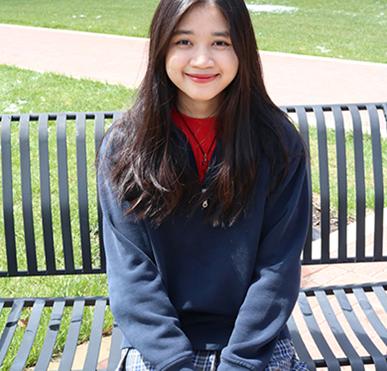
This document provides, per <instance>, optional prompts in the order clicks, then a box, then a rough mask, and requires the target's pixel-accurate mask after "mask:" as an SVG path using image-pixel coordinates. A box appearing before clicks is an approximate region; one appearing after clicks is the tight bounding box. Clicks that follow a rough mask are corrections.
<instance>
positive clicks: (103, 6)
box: [0, 0, 387, 63]
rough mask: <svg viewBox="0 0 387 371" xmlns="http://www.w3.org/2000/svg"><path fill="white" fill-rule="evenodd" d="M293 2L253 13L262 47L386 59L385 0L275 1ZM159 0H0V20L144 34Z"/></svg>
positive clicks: (277, 1)
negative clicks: (287, 9)
mask: <svg viewBox="0 0 387 371" xmlns="http://www.w3.org/2000/svg"><path fill="white" fill-rule="evenodd" d="M248 3H250V4H258V3H259V4H273V5H274V4H277V5H286V6H292V7H295V8H296V9H297V10H296V11H295V12H293V13H278V14H275V13H252V19H253V23H254V28H255V33H256V36H257V41H258V46H259V48H260V49H262V50H271V51H281V52H289V53H296V54H308V55H320V56H329V57H338V58H347V59H355V60H364V61H374V62H381V63H386V62H387V38H386V37H385V32H384V30H385V29H386V28H387V4H386V2H385V1H377V0H364V1H359V0H348V1H340V0H328V1H324V0H314V1H310V0H273V1H259V2H258V1H251V0H250V1H248ZM157 4H158V0H141V1H140V0H116V1H114V2H106V1H103V0H83V1H82V2H81V1H78V0H66V1H59V0H34V1H29V0H2V1H1V2H0V23H13V24H25V25H32V26H42V27H51V28H64V29H74V30H81V31H90V32H101V33H110V34H118V35H129V36H140V37H146V36H147V35H148V29H149V25H150V21H151V18H152V15H153V12H154V10H155V8H156V6H157Z"/></svg>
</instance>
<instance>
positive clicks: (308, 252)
mask: <svg viewBox="0 0 387 371" xmlns="http://www.w3.org/2000/svg"><path fill="white" fill-rule="evenodd" d="M295 111H296V114H297V120H298V123H299V131H300V134H301V136H302V138H303V140H304V142H305V144H306V146H307V148H308V149H309V148H310V143H309V126H308V120H307V116H306V111H305V108H304V107H299V106H298V107H296V108H295ZM309 157H310V150H309ZM307 170H308V171H307V173H308V177H309V184H312V183H311V168H310V163H308V169H307ZM310 197H311V198H312V192H310ZM310 202H311V203H312V199H310ZM310 214H311V215H310V221H311V226H310V229H309V232H308V236H307V239H306V243H305V246H304V249H303V251H302V260H303V261H305V262H311V261H312V210H310Z"/></svg>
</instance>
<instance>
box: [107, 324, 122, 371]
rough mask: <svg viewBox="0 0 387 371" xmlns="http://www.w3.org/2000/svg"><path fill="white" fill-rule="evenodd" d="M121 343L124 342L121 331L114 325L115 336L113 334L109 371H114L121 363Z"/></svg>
mask: <svg viewBox="0 0 387 371" xmlns="http://www.w3.org/2000/svg"><path fill="white" fill-rule="evenodd" d="M121 341H122V333H121V330H120V329H119V328H118V326H117V324H116V323H114V325H113V334H112V340H111V344H110V354H109V360H108V371H114V370H115V369H116V367H117V365H118V362H119V361H120V357H121V349H120V346H121Z"/></svg>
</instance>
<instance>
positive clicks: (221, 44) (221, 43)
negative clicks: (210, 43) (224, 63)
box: [214, 40, 231, 48]
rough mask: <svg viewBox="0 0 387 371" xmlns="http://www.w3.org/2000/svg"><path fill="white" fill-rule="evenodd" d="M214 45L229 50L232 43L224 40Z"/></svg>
mask: <svg viewBox="0 0 387 371" xmlns="http://www.w3.org/2000/svg"><path fill="white" fill-rule="evenodd" d="M214 44H215V46H216V47H219V48H228V47H229V46H231V44H230V43H228V42H227V41H224V40H218V41H215V42H214Z"/></svg>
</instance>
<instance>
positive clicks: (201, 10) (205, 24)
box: [175, 4, 229, 33]
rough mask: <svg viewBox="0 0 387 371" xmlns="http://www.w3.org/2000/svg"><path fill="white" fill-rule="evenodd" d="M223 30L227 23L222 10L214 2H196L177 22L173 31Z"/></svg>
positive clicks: (225, 28)
mask: <svg viewBox="0 0 387 371" xmlns="http://www.w3.org/2000/svg"><path fill="white" fill-rule="evenodd" d="M179 30H185V31H193V32H194V33H200V32H203V31H204V32H206V33H207V32H210V33H217V32H225V31H229V25H228V23H227V21H226V19H225V18H224V16H223V14H222V12H221V11H220V10H219V9H218V7H217V6H216V5H214V4H197V5H194V6H193V7H192V8H191V9H189V10H188V11H187V12H186V13H185V14H184V15H183V17H182V18H181V19H180V21H179V23H178V24H177V26H176V28H175V31H179Z"/></svg>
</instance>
